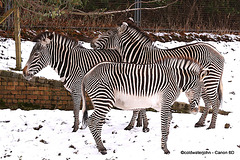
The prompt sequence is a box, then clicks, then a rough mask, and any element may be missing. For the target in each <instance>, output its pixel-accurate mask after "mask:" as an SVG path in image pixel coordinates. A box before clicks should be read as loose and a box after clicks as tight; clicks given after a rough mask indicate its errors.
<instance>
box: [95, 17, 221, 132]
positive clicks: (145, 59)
mask: <svg viewBox="0 0 240 160" xmlns="http://www.w3.org/2000/svg"><path fill="white" fill-rule="evenodd" d="M91 46H92V47H93V48H101V49H103V48H105V49H106V48H110V49H111V48H114V47H113V46H115V49H117V50H118V51H119V52H120V54H121V56H122V60H123V61H124V62H128V63H138V64H147V63H155V62H158V61H159V60H161V59H163V58H165V57H172V58H177V57H181V58H192V59H194V60H195V61H197V62H198V63H200V64H201V65H202V66H203V67H204V68H207V69H208V70H209V71H210V73H209V75H208V76H206V77H205V78H204V80H203V82H204V84H205V86H206V88H205V89H204V90H202V98H203V100H204V103H205V109H204V111H203V114H202V116H201V117H200V119H199V121H198V122H197V123H196V124H195V127H203V126H204V124H205V119H206V116H207V113H208V111H209V108H210V107H211V106H212V108H213V114H212V119H211V123H210V125H209V127H208V128H207V129H213V128H215V126H216V119H217V114H218V110H219V106H220V104H221V101H222V92H223V87H222V86H223V85H222V74H223V68H224V57H223V56H222V55H221V54H220V53H219V52H218V51H217V50H216V48H214V47H213V46H211V45H210V44H207V43H202V42H199V43H194V44H188V45H185V46H181V47H177V48H173V49H159V48H157V47H155V46H153V45H152V40H151V38H149V36H147V35H146V33H145V32H143V31H141V30H140V29H139V28H138V27H137V26H136V25H134V23H133V22H132V21H131V20H128V21H127V22H123V23H122V25H121V26H120V27H118V28H117V29H115V30H114V31H111V32H110V31H109V32H106V33H104V34H102V35H101V36H99V37H98V38H96V39H94V40H93V41H92V43H91ZM134 114H136V113H134ZM134 114H133V117H134V116H135V117H136V115H134ZM133 119H134V118H132V120H133ZM145 120H147V119H145ZM131 124H134V122H132V121H131V122H130V124H129V125H130V126H131ZM130 128H131V127H130Z"/></svg>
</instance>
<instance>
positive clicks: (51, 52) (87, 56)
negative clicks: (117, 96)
mask: <svg viewBox="0 0 240 160" xmlns="http://www.w3.org/2000/svg"><path fill="white" fill-rule="evenodd" d="M33 42H36V44H35V45H34V47H33V49H32V51H31V54H30V57H29V59H28V61H27V63H26V65H25V67H24V69H23V75H24V77H25V78H26V79H27V80H30V79H31V78H32V77H33V76H34V75H35V74H37V73H38V72H39V71H41V70H42V69H43V68H45V67H46V66H48V65H50V66H51V67H52V68H53V69H54V70H55V71H56V72H57V73H58V75H60V78H61V81H62V82H63V83H64V87H65V88H66V89H67V90H68V91H69V92H70V93H71V95H72V99H73V103H74V126H73V131H74V132H76V131H77V130H78V128H79V110H80V102H81V94H82V93H81V83H82V78H83V77H84V75H85V74H86V73H87V72H88V71H89V70H90V69H91V68H92V67H93V66H95V65H96V64H98V63H100V62H104V61H113V62H120V61H121V58H120V54H119V52H118V51H116V50H110V49H103V50H94V49H85V48H83V47H82V46H81V45H80V44H78V41H76V40H73V39H71V38H68V37H66V36H63V35H60V34H55V33H51V32H43V33H41V34H39V35H37V36H36V37H35V38H34V39H33Z"/></svg>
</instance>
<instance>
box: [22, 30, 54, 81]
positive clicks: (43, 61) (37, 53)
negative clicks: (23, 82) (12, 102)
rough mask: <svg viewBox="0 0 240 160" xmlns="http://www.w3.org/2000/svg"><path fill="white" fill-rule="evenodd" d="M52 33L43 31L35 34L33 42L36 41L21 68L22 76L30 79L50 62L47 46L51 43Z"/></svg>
mask: <svg viewBox="0 0 240 160" xmlns="http://www.w3.org/2000/svg"><path fill="white" fill-rule="evenodd" d="M53 35H54V33H50V32H43V33H41V34H39V35H37V36H36V37H35V38H34V39H33V42H36V44H35V45H34V47H33V49H32V52H31V54H30V56H29V59H28V61H27V63H26V65H25V67H24V68H23V76H24V78H25V79H27V80H30V79H31V78H32V77H33V76H34V75H35V74H37V73H38V72H39V71H41V70H42V69H43V68H45V67H47V65H49V64H50V54H49V50H48V49H47V46H48V45H49V44H50V43H51V40H52V38H53Z"/></svg>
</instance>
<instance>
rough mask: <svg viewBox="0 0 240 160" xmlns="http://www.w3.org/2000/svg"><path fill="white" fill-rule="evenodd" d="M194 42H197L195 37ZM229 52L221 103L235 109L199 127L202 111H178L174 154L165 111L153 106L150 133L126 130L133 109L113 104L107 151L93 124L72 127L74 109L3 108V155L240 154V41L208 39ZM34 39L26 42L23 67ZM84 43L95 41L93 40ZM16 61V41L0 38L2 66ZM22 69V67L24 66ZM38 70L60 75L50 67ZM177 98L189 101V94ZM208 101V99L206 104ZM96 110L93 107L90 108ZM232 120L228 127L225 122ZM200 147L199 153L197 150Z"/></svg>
mask: <svg viewBox="0 0 240 160" xmlns="http://www.w3.org/2000/svg"><path fill="white" fill-rule="evenodd" d="M193 43H194V42H193ZM207 43H210V44H211V45H213V46H215V47H216V48H217V50H219V51H220V52H221V53H222V54H223V56H224V57H225V61H226V63H225V69H224V74H223V85H224V95H223V103H222V106H221V108H220V109H223V110H226V111H231V112H232V113H230V114H229V115H228V116H222V115H218V119H217V125H216V129H212V130H206V128H207V127H208V125H209V121H210V119H211V115H208V117H207V124H206V126H205V127H203V128H194V124H195V123H196V122H197V121H198V119H199V117H200V116H201V114H200V113H198V114H197V115H190V114H175V113H174V114H173V120H172V124H171V127H170V134H169V139H168V149H169V150H170V152H171V154H170V155H164V154H163V151H162V150H161V129H160V114H159V113H155V112H148V113H147V115H148V118H149V128H150V132H149V133H143V132H142V128H137V127H135V128H133V129H132V130H131V131H125V130H124V127H126V125H127V124H128V122H129V120H130V117H131V115H132V112H130V111H119V110H112V111H111V112H110V113H109V114H108V116H107V120H106V124H105V125H104V126H103V131H102V138H103V139H104V140H105V143H104V145H105V147H106V148H107V150H108V154H107V155H104V156H103V155H101V154H100V153H98V151H97V149H96V146H95V142H94V139H93V137H92V135H91V133H90V131H89V129H88V128H87V129H85V130H78V131H77V132H76V133H72V128H71V127H72V125H73V113H72V112H71V111H60V110H53V111H52V110H34V111H22V110H15V111H12V110H8V109H6V110H0V159H10V160H18V159H19V160H47V159H51V160H75V159H78V160H79V159H80V160H83V159H89V160H96V159H98V160H113V159H115V160H126V159H133V160H135V159H137V160H145V159H147V160H153V159H164V160H165V159H171V160H172V159H186V160H187V159H211V160H214V159H216V160H218V159H233V160H237V159H239V158H240V138H239V133H240V116H239V115H240V108H239V105H238V101H237V100H238V98H240V97H239V90H240V85H239V84H238V83H239V81H240V74H239V67H240V53H239V51H240V42H238V41H234V42H207ZM185 44H186V43H185V42H176V41H172V42H167V43H160V42H156V43H155V45H156V46H158V47H160V48H173V47H177V46H181V45H185ZM33 45H34V43H32V42H29V41H23V42H22V46H21V47H22V58H23V62H22V67H24V65H25V63H26V61H27V59H28V56H29V54H30V52H31V50H32V47H33ZM84 46H86V47H88V48H89V47H90V46H89V44H88V43H84ZM14 67H15V47H14V41H13V40H11V39H4V38H0V69H2V70H9V68H14ZM20 73H21V72H20ZM36 76H43V77H46V78H49V79H58V80H59V79H60V78H59V76H58V75H57V74H56V73H55V71H53V70H52V69H51V68H50V67H49V68H46V69H44V70H42V71H41V72H40V73H39V74H37V75H36ZM178 101H183V102H186V101H187V100H186V98H185V96H184V95H181V96H180V98H179V99H178ZM202 105H203V104H202ZM90 113H91V111H90ZM226 123H229V124H230V128H228V129H225V128H224V125H225V124H226ZM194 153H197V154H194Z"/></svg>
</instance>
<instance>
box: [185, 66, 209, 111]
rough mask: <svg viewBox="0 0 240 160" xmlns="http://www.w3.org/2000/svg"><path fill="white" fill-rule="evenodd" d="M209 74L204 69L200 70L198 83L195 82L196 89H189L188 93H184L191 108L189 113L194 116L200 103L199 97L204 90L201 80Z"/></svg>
mask: <svg viewBox="0 0 240 160" xmlns="http://www.w3.org/2000/svg"><path fill="white" fill-rule="evenodd" d="M208 74H209V70H206V69H201V71H200V75H199V81H198V82H196V83H197V84H196V87H194V88H191V89H189V90H188V91H186V92H185V94H186V96H187V98H188V101H189V103H190V107H191V111H190V112H191V113H193V114H196V113H197V112H198V110H199V102H200V97H201V93H202V91H203V90H204V84H203V79H204V77H205V76H207V75H208Z"/></svg>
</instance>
